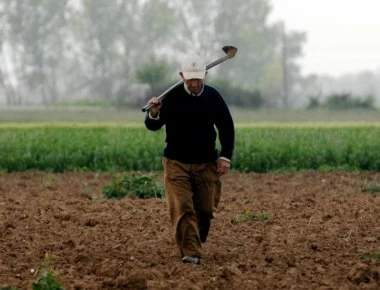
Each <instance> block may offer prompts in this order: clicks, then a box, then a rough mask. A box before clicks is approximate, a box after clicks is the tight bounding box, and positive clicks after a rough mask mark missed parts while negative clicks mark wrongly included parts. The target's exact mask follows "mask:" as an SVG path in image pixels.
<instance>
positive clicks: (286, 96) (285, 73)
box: [281, 22, 289, 108]
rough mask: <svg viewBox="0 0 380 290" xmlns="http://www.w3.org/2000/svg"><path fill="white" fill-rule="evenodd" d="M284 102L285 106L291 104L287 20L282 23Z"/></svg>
mask: <svg viewBox="0 0 380 290" xmlns="http://www.w3.org/2000/svg"><path fill="white" fill-rule="evenodd" d="M281 39H282V102H283V106H284V107H285V108H287V107H288V105H289V84H288V51H287V39H286V29H285V22H283V23H282V37H281Z"/></svg>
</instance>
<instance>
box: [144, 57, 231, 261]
mask: <svg viewBox="0 0 380 290" xmlns="http://www.w3.org/2000/svg"><path fill="white" fill-rule="evenodd" d="M206 73H207V72H206V66H205V64H204V62H203V60H202V58H201V57H200V56H198V55H195V54H190V55H188V56H186V57H185V58H184V60H183V63H182V71H181V72H180V73H179V74H180V76H181V78H182V79H183V80H184V83H183V85H180V86H178V87H176V88H175V89H173V90H172V91H170V92H169V93H168V95H167V96H166V98H165V99H163V101H162V102H159V101H158V100H157V98H156V97H153V98H152V99H150V100H149V101H148V104H154V105H155V106H154V107H152V108H151V109H150V111H149V112H148V113H147V115H146V118H145V125H146V127H147V128H148V129H149V130H152V131H156V130H159V129H160V128H161V127H162V126H163V125H165V126H166V143H167V146H166V148H165V150H164V159H163V165H164V186H165V193H166V198H167V203H168V207H169V211H170V217H171V221H172V226H173V230H174V235H175V240H176V243H177V245H178V247H179V250H180V253H181V256H182V262H183V263H192V264H200V260H201V256H202V245H201V243H204V242H205V241H206V238H207V235H208V233H209V229H210V225H211V219H212V218H213V211H214V210H215V209H216V207H217V206H218V203H219V200H220V194H221V181H220V176H221V175H224V174H226V173H227V172H228V170H229V168H230V162H231V158H232V154H233V150H234V143H235V130H234V123H233V120H232V117H231V114H230V111H229V109H228V107H227V105H226V103H225V101H224V100H223V98H222V96H221V95H220V93H219V92H218V91H217V90H216V89H214V88H213V87H211V86H208V85H206V84H205V83H204V78H205V76H206ZM214 126H215V127H216V128H217V129H218V136H219V141H220V144H221V151H220V154H219V155H218V152H217V150H216V136H217V134H216V131H215V127H214Z"/></svg>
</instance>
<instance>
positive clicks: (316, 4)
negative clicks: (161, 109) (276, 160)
mask: <svg viewBox="0 0 380 290" xmlns="http://www.w3.org/2000/svg"><path fill="white" fill-rule="evenodd" d="M379 11H380V3H379V2H378V1H376V0H361V1H356V0H345V1H343V0H342V1H340V0H332V1H328V0H319V1H314V0H271V1H270V0H234V1H229V0H209V1H203V0H187V1H186V0H182V1H178V0H140V1H139V0H128V1H127V0H124V1H123V0H28V1H19V0H2V1H1V2H0V108H2V109H6V108H12V109H14V108H25V107H26V106H30V107H36V106H38V107H41V106H45V107H51V106H54V107H56V106H57V107H64V106H83V105H86V106H89V105H91V106H98V107H99V106H100V107H102V106H117V107H118V108H120V107H126V108H138V109H139V108H140V107H142V106H143V105H145V102H146V100H147V99H148V98H150V97H151V96H152V95H158V94H159V93H161V92H162V91H164V90H165V89H166V88H167V87H168V86H169V85H172V84H173V83H175V82H177V81H178V79H179V77H178V71H179V67H180V63H181V60H182V57H183V56H184V55H185V54H186V53H188V52H193V51H195V52H197V53H199V54H200V55H202V56H203V57H204V58H205V60H206V62H207V63H209V62H211V61H213V60H215V59H216V58H219V57H221V56H223V52H222V50H221V47H222V46H224V45H234V46H236V47H238V49H239V50H238V54H237V55H236V57H235V58H233V59H231V60H229V61H227V62H225V63H223V64H222V65H220V66H218V67H215V68H213V69H211V70H210V72H209V75H208V78H207V81H208V82H209V83H210V84H212V85H214V86H216V87H217V88H218V89H219V90H220V91H221V92H222V93H223V95H224V97H225V99H226V101H227V102H228V103H229V104H230V105H231V106H233V107H237V108H239V107H244V108H245V109H247V108H248V109H249V108H251V109H259V108H288V109H292V108H305V109H320V108H332V109H355V108H361V109H365V110H366V109H371V110H373V109H375V108H377V107H378V106H379V105H380V38H379V37H378V31H379V30H380V18H379V17H378V15H377V14H378V12H379Z"/></svg>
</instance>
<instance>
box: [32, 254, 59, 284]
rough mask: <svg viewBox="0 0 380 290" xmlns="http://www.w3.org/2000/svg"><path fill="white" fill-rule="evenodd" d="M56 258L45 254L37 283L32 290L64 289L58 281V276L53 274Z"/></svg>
mask: <svg viewBox="0 0 380 290" xmlns="http://www.w3.org/2000/svg"><path fill="white" fill-rule="evenodd" d="M55 259H56V257H55V256H52V255H49V254H48V253H46V254H45V258H44V262H43V265H42V267H41V269H40V270H39V271H38V273H39V275H38V278H37V280H36V281H34V282H33V284H32V290H63V287H62V286H61V285H60V284H59V282H58V281H56V280H57V279H56V276H55V274H54V272H53V264H54V261H55Z"/></svg>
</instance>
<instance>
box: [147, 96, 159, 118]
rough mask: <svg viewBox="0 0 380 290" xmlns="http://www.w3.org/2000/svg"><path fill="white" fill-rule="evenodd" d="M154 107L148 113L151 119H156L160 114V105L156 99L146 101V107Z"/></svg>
mask: <svg viewBox="0 0 380 290" xmlns="http://www.w3.org/2000/svg"><path fill="white" fill-rule="evenodd" d="M150 104H152V105H154V106H153V107H152V108H150V110H149V112H150V115H151V116H152V118H156V117H157V115H158V113H159V112H160V109H161V106H162V103H161V101H159V100H158V99H157V97H153V98H151V99H150V100H149V101H148V105H150Z"/></svg>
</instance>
